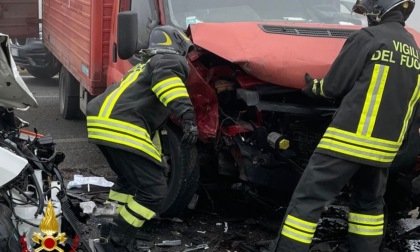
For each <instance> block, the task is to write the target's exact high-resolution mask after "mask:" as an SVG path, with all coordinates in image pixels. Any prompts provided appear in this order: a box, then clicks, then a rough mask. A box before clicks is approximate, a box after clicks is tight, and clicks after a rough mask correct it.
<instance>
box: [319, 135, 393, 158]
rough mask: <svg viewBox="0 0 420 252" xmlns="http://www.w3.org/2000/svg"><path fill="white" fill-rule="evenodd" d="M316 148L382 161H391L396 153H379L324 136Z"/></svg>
mask: <svg viewBox="0 0 420 252" xmlns="http://www.w3.org/2000/svg"><path fill="white" fill-rule="evenodd" d="M318 148H321V149H327V150H333V151H335V152H338V153H343V154H347V155H350V156H354V157H359V158H362V159H367V160H372V161H377V162H384V163H389V162H392V161H393V160H394V157H395V155H396V153H381V152H379V151H374V150H371V149H366V148H360V147H356V146H352V145H350V144H345V143H341V142H338V141H334V140H331V139H325V138H323V139H321V142H320V143H319V144H318Z"/></svg>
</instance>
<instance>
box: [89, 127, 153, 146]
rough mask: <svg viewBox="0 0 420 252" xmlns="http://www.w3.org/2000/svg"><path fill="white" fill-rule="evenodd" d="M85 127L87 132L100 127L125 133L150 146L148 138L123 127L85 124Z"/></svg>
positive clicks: (150, 142)
mask: <svg viewBox="0 0 420 252" xmlns="http://www.w3.org/2000/svg"><path fill="white" fill-rule="evenodd" d="M87 127H88V130H89V129H90V128H95V127H100V128H104V129H109V130H114V131H120V132H122V133H125V134H131V135H133V136H135V137H137V138H140V139H142V140H144V141H145V142H147V143H148V144H150V145H152V141H151V140H150V138H148V137H147V136H146V135H144V134H139V132H138V131H133V130H128V129H127V128H123V127H117V126H110V125H106V124H102V123H87Z"/></svg>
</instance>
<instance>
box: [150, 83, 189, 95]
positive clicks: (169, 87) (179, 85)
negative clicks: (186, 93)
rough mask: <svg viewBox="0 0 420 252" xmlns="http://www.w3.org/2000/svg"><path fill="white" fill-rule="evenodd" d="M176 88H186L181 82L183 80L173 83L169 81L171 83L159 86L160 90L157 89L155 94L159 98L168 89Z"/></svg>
mask: <svg viewBox="0 0 420 252" xmlns="http://www.w3.org/2000/svg"><path fill="white" fill-rule="evenodd" d="M175 87H184V88H185V85H184V83H183V82H182V81H181V79H176V80H173V81H169V82H167V83H165V84H164V85H161V86H159V87H158V88H155V90H154V91H153V92H155V93H156V95H157V96H159V95H160V94H162V93H163V92H165V91H167V90H168V89H171V88H175ZM152 89H153V88H152Z"/></svg>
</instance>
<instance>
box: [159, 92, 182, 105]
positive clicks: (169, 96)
mask: <svg viewBox="0 0 420 252" xmlns="http://www.w3.org/2000/svg"><path fill="white" fill-rule="evenodd" d="M181 97H185V98H189V95H188V92H187V90H186V89H181V88H176V89H173V90H171V91H170V92H167V94H165V96H162V97H161V98H160V100H161V101H162V103H163V104H164V105H165V106H167V105H168V103H170V102H171V101H173V100H175V99H178V98H181Z"/></svg>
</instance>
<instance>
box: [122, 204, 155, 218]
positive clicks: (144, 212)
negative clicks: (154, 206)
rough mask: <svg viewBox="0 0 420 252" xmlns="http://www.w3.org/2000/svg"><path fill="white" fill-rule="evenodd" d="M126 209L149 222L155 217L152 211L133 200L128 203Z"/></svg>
mask: <svg viewBox="0 0 420 252" xmlns="http://www.w3.org/2000/svg"><path fill="white" fill-rule="evenodd" d="M127 207H128V208H130V209H131V210H132V211H133V212H135V213H137V214H138V215H140V216H142V217H143V218H145V219H146V220H150V219H151V218H153V217H154V216H155V215H156V213H155V212H153V211H152V210H150V209H148V208H146V207H144V206H142V205H140V204H139V203H137V202H136V201H135V200H132V201H130V202H129V203H128V204H127Z"/></svg>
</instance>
